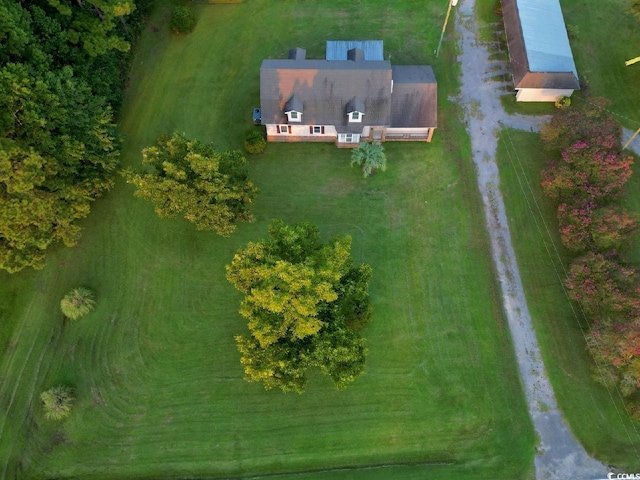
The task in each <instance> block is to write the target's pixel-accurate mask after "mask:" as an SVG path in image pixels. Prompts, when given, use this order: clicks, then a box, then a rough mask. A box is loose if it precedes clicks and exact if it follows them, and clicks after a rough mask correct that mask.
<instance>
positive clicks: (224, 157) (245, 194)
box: [125, 133, 258, 236]
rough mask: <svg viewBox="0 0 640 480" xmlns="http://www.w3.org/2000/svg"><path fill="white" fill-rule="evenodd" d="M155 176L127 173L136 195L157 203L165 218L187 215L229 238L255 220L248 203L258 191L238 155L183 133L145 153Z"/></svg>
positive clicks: (199, 225) (164, 138)
mask: <svg viewBox="0 0 640 480" xmlns="http://www.w3.org/2000/svg"><path fill="white" fill-rule="evenodd" d="M142 163H144V164H146V165H151V166H153V167H154V171H153V172H135V171H133V170H128V171H126V172H125V176H126V178H127V182H129V183H133V184H134V185H135V186H136V187H137V190H136V193H135V194H136V196H138V197H141V198H144V199H145V200H148V201H150V202H153V203H154V205H155V210H156V213H157V214H158V215H159V216H160V217H162V218H174V217H176V216H177V215H179V214H180V215H183V216H184V218H186V219H187V220H189V221H190V222H193V223H194V224H195V225H196V228H197V229H198V230H213V231H215V232H216V233H217V234H219V235H223V236H229V235H231V233H232V232H233V231H234V230H235V228H236V223H237V222H250V221H252V219H253V216H252V215H251V212H250V210H249V205H250V204H251V203H253V199H254V197H255V196H256V194H257V193H258V190H257V189H256V188H255V187H254V186H253V183H252V182H251V181H249V179H248V173H247V167H246V163H247V160H246V159H245V158H244V157H243V156H242V155H241V154H240V152H238V151H233V152H222V153H219V152H217V151H216V150H215V149H214V147H213V145H211V144H207V143H201V142H199V141H197V140H189V139H187V138H186V137H185V136H184V135H180V134H177V133H175V134H173V136H171V137H169V136H168V135H163V136H161V137H160V138H159V139H158V141H157V144H156V146H153V147H148V148H145V149H144V150H143V151H142Z"/></svg>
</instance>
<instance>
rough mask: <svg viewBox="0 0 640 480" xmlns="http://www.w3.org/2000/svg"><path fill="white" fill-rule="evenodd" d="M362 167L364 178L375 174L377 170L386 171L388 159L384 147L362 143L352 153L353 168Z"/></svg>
mask: <svg viewBox="0 0 640 480" xmlns="http://www.w3.org/2000/svg"><path fill="white" fill-rule="evenodd" d="M354 164H357V165H362V173H363V176H364V178H367V177H368V176H370V175H371V174H373V173H374V172H375V171H376V170H380V171H383V172H384V171H385V170H386V169H387V157H386V156H385V154H384V147H383V146H382V145H380V144H377V143H367V142H362V143H360V145H359V146H358V148H355V149H354V150H353V151H352V152H351V166H353V165H354Z"/></svg>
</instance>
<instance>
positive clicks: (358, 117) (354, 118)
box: [349, 111, 364, 123]
mask: <svg viewBox="0 0 640 480" xmlns="http://www.w3.org/2000/svg"><path fill="white" fill-rule="evenodd" d="M363 115H364V113H362V112H358V111H355V112H349V122H350V123H360V122H362V116H363Z"/></svg>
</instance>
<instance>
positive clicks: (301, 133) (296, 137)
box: [266, 124, 338, 142]
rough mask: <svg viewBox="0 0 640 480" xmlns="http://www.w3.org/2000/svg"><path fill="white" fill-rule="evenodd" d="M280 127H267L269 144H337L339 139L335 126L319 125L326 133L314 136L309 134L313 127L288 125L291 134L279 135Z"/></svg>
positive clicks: (271, 125) (272, 125)
mask: <svg viewBox="0 0 640 480" xmlns="http://www.w3.org/2000/svg"><path fill="white" fill-rule="evenodd" d="M283 125H286V124H283ZM278 126H279V125H275V124H270V125H266V127H267V141H268V142H335V141H336V139H337V138H338V132H337V131H336V128H335V127H334V126H333V125H318V126H320V127H322V129H323V130H324V133H314V134H312V133H309V132H310V130H309V127H313V125H288V127H290V128H291V133H278Z"/></svg>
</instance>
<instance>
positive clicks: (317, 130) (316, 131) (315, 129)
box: [309, 125, 324, 135]
mask: <svg viewBox="0 0 640 480" xmlns="http://www.w3.org/2000/svg"><path fill="white" fill-rule="evenodd" d="M309 133H310V134H311V135H324V125H309Z"/></svg>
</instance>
